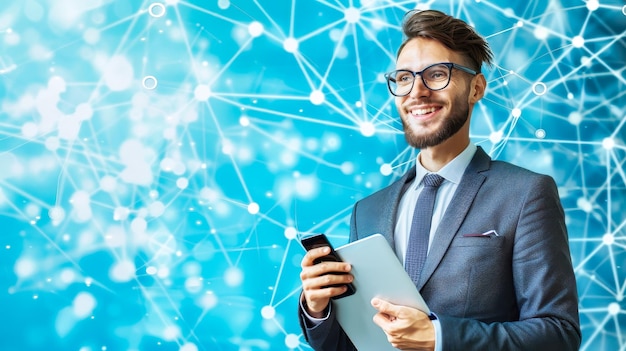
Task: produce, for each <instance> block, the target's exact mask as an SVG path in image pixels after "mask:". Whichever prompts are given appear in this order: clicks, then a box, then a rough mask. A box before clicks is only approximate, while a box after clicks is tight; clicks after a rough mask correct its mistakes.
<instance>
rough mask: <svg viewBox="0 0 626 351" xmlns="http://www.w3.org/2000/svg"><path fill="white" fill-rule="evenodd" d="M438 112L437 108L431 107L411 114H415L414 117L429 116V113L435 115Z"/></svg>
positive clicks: (415, 110)
mask: <svg viewBox="0 0 626 351" xmlns="http://www.w3.org/2000/svg"><path fill="white" fill-rule="evenodd" d="M436 110H437V108H435V107H431V108H417V109H414V110H413V111H411V113H412V114H414V115H418V116H421V115H425V114H428V113H433V112H435V111H436Z"/></svg>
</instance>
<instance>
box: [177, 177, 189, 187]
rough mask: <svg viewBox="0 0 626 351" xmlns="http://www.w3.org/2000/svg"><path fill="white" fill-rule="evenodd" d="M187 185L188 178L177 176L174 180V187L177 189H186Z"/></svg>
mask: <svg viewBox="0 0 626 351" xmlns="http://www.w3.org/2000/svg"><path fill="white" fill-rule="evenodd" d="M187 186H189V180H188V179H187V178H183V177H181V178H178V179H177V180H176V187H177V188H178V189H187Z"/></svg>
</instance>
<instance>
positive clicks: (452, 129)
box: [401, 102, 469, 149]
mask: <svg viewBox="0 0 626 351" xmlns="http://www.w3.org/2000/svg"><path fill="white" fill-rule="evenodd" d="M468 118H469V105H468V103H467V102H465V103H464V104H463V106H459V108H457V109H455V110H454V111H453V112H451V113H450V116H448V117H447V118H446V119H445V120H444V121H443V122H442V123H443V124H442V125H441V126H440V127H439V129H438V130H436V131H435V132H434V133H432V134H429V135H418V134H416V133H415V131H414V130H413V129H412V128H411V127H410V126H409V125H408V123H407V122H406V121H405V120H404V118H401V120H402V127H403V129H404V138H405V139H406V142H407V143H408V144H409V145H411V146H413V147H414V148H417V149H424V148H427V147H431V146H436V145H439V144H441V143H443V142H444V141H446V140H447V139H448V138H450V137H451V136H453V135H454V134H456V133H457V132H458V131H459V130H460V129H461V128H462V127H463V125H465V122H467V119H468Z"/></svg>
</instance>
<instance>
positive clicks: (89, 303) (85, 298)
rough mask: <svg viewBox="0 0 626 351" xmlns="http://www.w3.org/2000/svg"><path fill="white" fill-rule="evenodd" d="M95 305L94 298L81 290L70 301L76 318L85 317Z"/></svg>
mask: <svg viewBox="0 0 626 351" xmlns="http://www.w3.org/2000/svg"><path fill="white" fill-rule="evenodd" d="M95 307H96V299H95V298H94V297H93V296H92V295H91V294H89V293H85V292H81V293H79V294H78V295H76V297H75V298H74V301H73V302H72V311H73V312H74V315H75V316H76V317H78V318H86V317H89V315H91V313H92V312H93V310H94V308H95Z"/></svg>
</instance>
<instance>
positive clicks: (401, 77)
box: [385, 62, 478, 96]
mask: <svg viewBox="0 0 626 351" xmlns="http://www.w3.org/2000/svg"><path fill="white" fill-rule="evenodd" d="M452 68H456V69H459V70H461V71H463V72H467V73H469V74H471V75H476V74H478V73H477V72H476V71H474V70H473V69H471V68H468V67H465V66H461V65H458V64H456V63H452V62H440V63H435V64H432V65H430V66H428V67H426V68H424V69H423V70H421V71H419V72H414V71H410V70H408V69H398V70H395V71H392V72H389V73H385V78H386V79H387V86H388V87H389V91H390V92H391V94H393V95H395V96H406V95H408V94H409V93H410V92H411V90H413V85H414V84H415V77H416V76H420V77H422V82H423V83H424V86H426V88H428V89H430V90H433V91H436V90H441V89H445V88H446V87H447V86H448V84H450V78H451V77H452Z"/></svg>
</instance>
